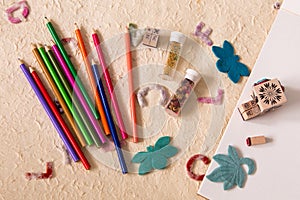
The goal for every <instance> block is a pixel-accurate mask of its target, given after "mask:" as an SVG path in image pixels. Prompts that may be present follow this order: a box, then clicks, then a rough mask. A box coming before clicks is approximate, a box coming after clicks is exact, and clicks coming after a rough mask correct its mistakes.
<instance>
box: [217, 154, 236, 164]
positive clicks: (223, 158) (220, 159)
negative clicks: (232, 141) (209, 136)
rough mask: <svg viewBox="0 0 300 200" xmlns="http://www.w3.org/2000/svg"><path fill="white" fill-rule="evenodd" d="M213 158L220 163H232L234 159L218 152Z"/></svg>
mask: <svg viewBox="0 0 300 200" xmlns="http://www.w3.org/2000/svg"><path fill="white" fill-rule="evenodd" d="M213 159H214V160H215V161H216V162H217V163H219V165H232V162H233V160H232V159H231V158H230V157H229V156H227V155H224V154H217V155H215V156H214V157H213Z"/></svg>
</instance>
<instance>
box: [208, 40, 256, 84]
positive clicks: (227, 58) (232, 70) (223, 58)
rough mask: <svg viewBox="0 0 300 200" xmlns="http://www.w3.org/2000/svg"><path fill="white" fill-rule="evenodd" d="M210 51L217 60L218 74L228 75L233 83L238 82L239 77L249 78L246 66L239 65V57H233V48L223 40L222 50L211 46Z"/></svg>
mask: <svg viewBox="0 0 300 200" xmlns="http://www.w3.org/2000/svg"><path fill="white" fill-rule="evenodd" d="M212 51H213V52H214V54H215V55H216V56H217V57H218V58H219V60H218V61H217V63H216V66H217V68H218V70H219V71H220V72H223V73H228V77H229V78H230V80H232V81H233V82H234V83H237V82H238V81H239V80H240V77H241V76H249V74H250V72H249V69H248V68H247V66H246V65H244V64H243V63H240V62H239V60H240V57H239V56H238V55H234V49H233V46H232V45H231V44H230V43H229V42H228V41H227V40H225V41H224V43H223V48H221V47H217V46H213V47H212Z"/></svg>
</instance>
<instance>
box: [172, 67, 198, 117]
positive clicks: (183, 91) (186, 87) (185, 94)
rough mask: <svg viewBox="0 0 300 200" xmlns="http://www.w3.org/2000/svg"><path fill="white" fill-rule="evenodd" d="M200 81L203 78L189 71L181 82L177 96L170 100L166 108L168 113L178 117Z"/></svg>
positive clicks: (193, 71)
mask: <svg viewBox="0 0 300 200" xmlns="http://www.w3.org/2000/svg"><path fill="white" fill-rule="evenodd" d="M200 79H201V76H200V74H199V73H198V72H196V71H195V70H192V69H187V70H186V74H185V77H184V79H183V80H182V81H181V82H180V84H179V87H178V88H177V90H176V92H175V94H174V95H173V96H172V97H171V98H170V100H169V102H168V104H167V106H166V112H167V113H169V114H170V115H172V116H178V115H179V113H180V111H181V109H182V107H183V106H184V104H185V103H186V101H187V100H188V98H189V96H190V94H191V92H192V91H193V89H194V87H195V86H196V84H197V83H198V81H199V80H200Z"/></svg>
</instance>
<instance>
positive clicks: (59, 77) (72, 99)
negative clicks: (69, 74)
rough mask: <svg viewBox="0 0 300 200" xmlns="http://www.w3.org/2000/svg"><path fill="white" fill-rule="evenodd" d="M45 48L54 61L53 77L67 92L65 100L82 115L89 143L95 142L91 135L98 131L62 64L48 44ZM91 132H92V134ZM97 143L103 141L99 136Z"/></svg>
mask: <svg viewBox="0 0 300 200" xmlns="http://www.w3.org/2000/svg"><path fill="white" fill-rule="evenodd" d="M45 50H46V53H47V55H48V57H49V59H50V61H51V63H52V66H51V65H49V70H50V73H51V75H52V77H53V78H54V80H55V81H56V84H57V85H59V86H60V87H61V90H62V92H64V93H65V100H66V101H67V102H68V103H69V105H70V108H71V109H73V110H74V114H76V115H78V116H80V117H79V119H80V120H82V122H83V123H84V125H83V126H84V128H85V130H86V131H85V132H84V134H83V135H84V138H85V139H86V140H87V141H88V145H91V144H93V143H94V141H93V139H92V137H91V135H92V134H93V135H96V134H97V133H96V132H95V130H94V128H93V125H92V124H91V122H90V120H89V118H88V116H87V114H86V113H85V111H84V109H83V107H82V106H81V105H80V103H79V100H78V99H77V98H76V96H75V95H74V94H73V89H72V88H71V86H70V84H69V82H68V80H67V79H66V77H65V75H64V73H63V71H62V69H61V66H60V64H59V63H58V61H57V60H56V58H55V56H54V53H53V52H52V50H51V49H50V48H49V47H47V46H46V48H45ZM92 132H93V133H92ZM90 133H92V134H90ZM95 144H96V146H97V147H100V146H101V141H100V139H99V138H98V137H96V139H95Z"/></svg>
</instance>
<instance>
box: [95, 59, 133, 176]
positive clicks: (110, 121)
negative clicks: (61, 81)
mask: <svg viewBox="0 0 300 200" xmlns="http://www.w3.org/2000/svg"><path fill="white" fill-rule="evenodd" d="M92 69H93V74H94V76H95V80H96V82H97V88H98V93H99V96H100V97H101V101H102V104H103V108H104V111H105V115H106V118H107V121H108V125H109V129H110V132H111V136H112V138H113V141H114V144H115V148H116V151H117V154H118V158H119V162H120V166H121V169H122V173H123V174H126V173H127V172H128V171H127V166H126V162H125V160H124V156H123V152H122V149H121V144H120V141H119V138H118V133H117V130H116V127H115V125H114V119H113V117H112V115H111V112H110V109H109V104H108V102H107V99H106V95H105V90H104V87H103V84H102V81H101V78H100V73H99V70H98V66H97V65H96V64H95V63H94V62H93V61H92Z"/></svg>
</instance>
